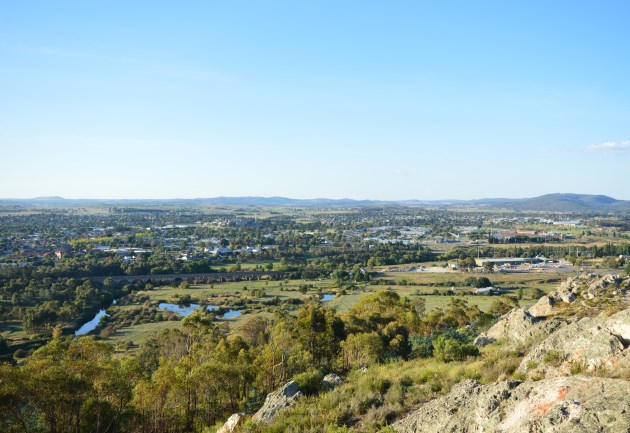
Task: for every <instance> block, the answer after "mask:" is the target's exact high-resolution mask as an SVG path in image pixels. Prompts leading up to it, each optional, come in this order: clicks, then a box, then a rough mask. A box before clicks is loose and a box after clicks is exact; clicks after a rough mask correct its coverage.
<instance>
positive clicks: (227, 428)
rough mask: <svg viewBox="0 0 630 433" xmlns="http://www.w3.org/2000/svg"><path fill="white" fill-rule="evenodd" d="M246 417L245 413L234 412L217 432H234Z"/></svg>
mask: <svg viewBox="0 0 630 433" xmlns="http://www.w3.org/2000/svg"><path fill="white" fill-rule="evenodd" d="M244 417H245V414H242V413H235V414H233V415H232V416H230V417H229V418H228V420H227V421H226V422H225V424H223V426H221V428H220V429H219V430H217V433H232V432H233V431H234V430H236V427H238V426H239V425H241V424H242V423H243V419H244Z"/></svg>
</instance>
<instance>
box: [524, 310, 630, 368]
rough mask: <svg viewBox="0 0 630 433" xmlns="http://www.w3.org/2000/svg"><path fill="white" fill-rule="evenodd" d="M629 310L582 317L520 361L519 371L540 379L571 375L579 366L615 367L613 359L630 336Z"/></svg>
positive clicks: (536, 347)
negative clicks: (606, 314) (608, 315)
mask: <svg viewBox="0 0 630 433" xmlns="http://www.w3.org/2000/svg"><path fill="white" fill-rule="evenodd" d="M629 327H630V310H623V311H621V312H619V313H616V314H614V315H612V316H610V317H605V316H602V315H600V316H597V317H594V318H589V317H585V318H582V319H580V320H578V321H576V322H573V323H571V324H569V325H567V326H565V327H564V328H562V329H559V330H558V331H557V332H554V333H552V334H551V335H549V337H547V338H546V339H545V340H543V341H542V342H541V343H539V344H538V345H536V346H534V347H533V348H532V349H531V350H530V351H529V352H528V353H527V355H526V356H525V358H523V361H522V362H521V365H520V366H519V371H520V372H524V373H525V372H528V371H532V372H535V373H536V374H537V375H539V376H541V375H542V376H547V377H548V376H559V375H568V374H571V367H572V366H574V365H576V363H579V364H580V365H583V368H584V369H585V370H586V371H592V370H594V369H596V368H598V367H602V366H603V367H606V368H614V359H615V358H616V357H618V355H619V354H620V353H621V352H622V351H624V350H625V348H626V347H627V345H624V341H625V339H626V338H628V337H630V329H628V328H629Z"/></svg>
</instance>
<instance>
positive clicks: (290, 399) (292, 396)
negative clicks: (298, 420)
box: [252, 380, 302, 423]
mask: <svg viewBox="0 0 630 433" xmlns="http://www.w3.org/2000/svg"><path fill="white" fill-rule="evenodd" d="M300 398H302V393H301V392H300V389H299V387H298V384H297V383H296V382H295V381H293V380H292V381H291V382H289V383H287V384H286V385H284V386H283V387H282V388H280V389H278V390H276V391H274V392H272V393H269V394H267V398H266V399H265V403H264V404H263V405H262V407H261V408H260V409H259V410H258V412H256V413H255V414H254V416H253V417H252V419H253V420H254V421H260V422H264V423H270V422H272V421H273V420H274V419H275V418H276V416H278V413H280V412H281V411H283V410H285V409H288V408H290V407H291V406H293V405H295V403H297V402H298V400H299V399H300Z"/></svg>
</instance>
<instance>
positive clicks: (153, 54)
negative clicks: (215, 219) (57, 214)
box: [0, 0, 630, 199]
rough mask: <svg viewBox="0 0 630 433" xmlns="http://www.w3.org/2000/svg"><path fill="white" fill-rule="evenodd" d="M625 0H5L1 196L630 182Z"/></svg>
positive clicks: (425, 194)
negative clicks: (280, 0)
mask: <svg viewBox="0 0 630 433" xmlns="http://www.w3.org/2000/svg"><path fill="white" fill-rule="evenodd" d="M628 17H630V2H627V1H603V0H602V1H597V2H595V1H590V2H584V1H575V0H572V1H540V2H537V1H527V2H525V1H522V2H512V1H505V0H501V1H496V2H487V1H461V2H455V1H443V2H438V1H432V2H428V1H427V2H422V1H408V2H407V1H366V0H362V1H339V0H335V1H329V2H328V1H286V2H278V1H272V0H268V1H236V0H229V1H221V2H218V1H217V2H213V1H200V2H192V1H182V2H175V1H164V2H158V1H153V0H151V1H139V0H138V1H135V0H134V1H126V0H125V1H77V2H70V1H61V0H60V1H5V2H2V3H1V4H0V155H1V157H0V197H5V198H8V197H21V198H27V197H35V196H48V195H59V196H63V197H66V198H193V197H215V196H222V195H223V196H244V195H257V196H271V195H280V196H287V197H295V198H314V197H328V198H341V197H350V198H357V199H364V198H370V199H452V198H461V199H466V198H482V197H531V196H536V195H540V194H545V193H551V192H577V193H590V194H607V195H611V196H613V197H615V198H619V199H630V188H629V187H630V78H629V77H630V51H629V50H630V26H629V25H628Z"/></svg>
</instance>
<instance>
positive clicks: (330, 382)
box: [322, 373, 343, 390]
mask: <svg viewBox="0 0 630 433" xmlns="http://www.w3.org/2000/svg"><path fill="white" fill-rule="evenodd" d="M342 383H343V379H342V378H341V377H339V376H337V375H336V374H335V373H328V374H327V375H326V376H324V378H323V379H322V388H324V389H325V390H328V389H333V388H336V387H338V386H339V385H341V384H342Z"/></svg>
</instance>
